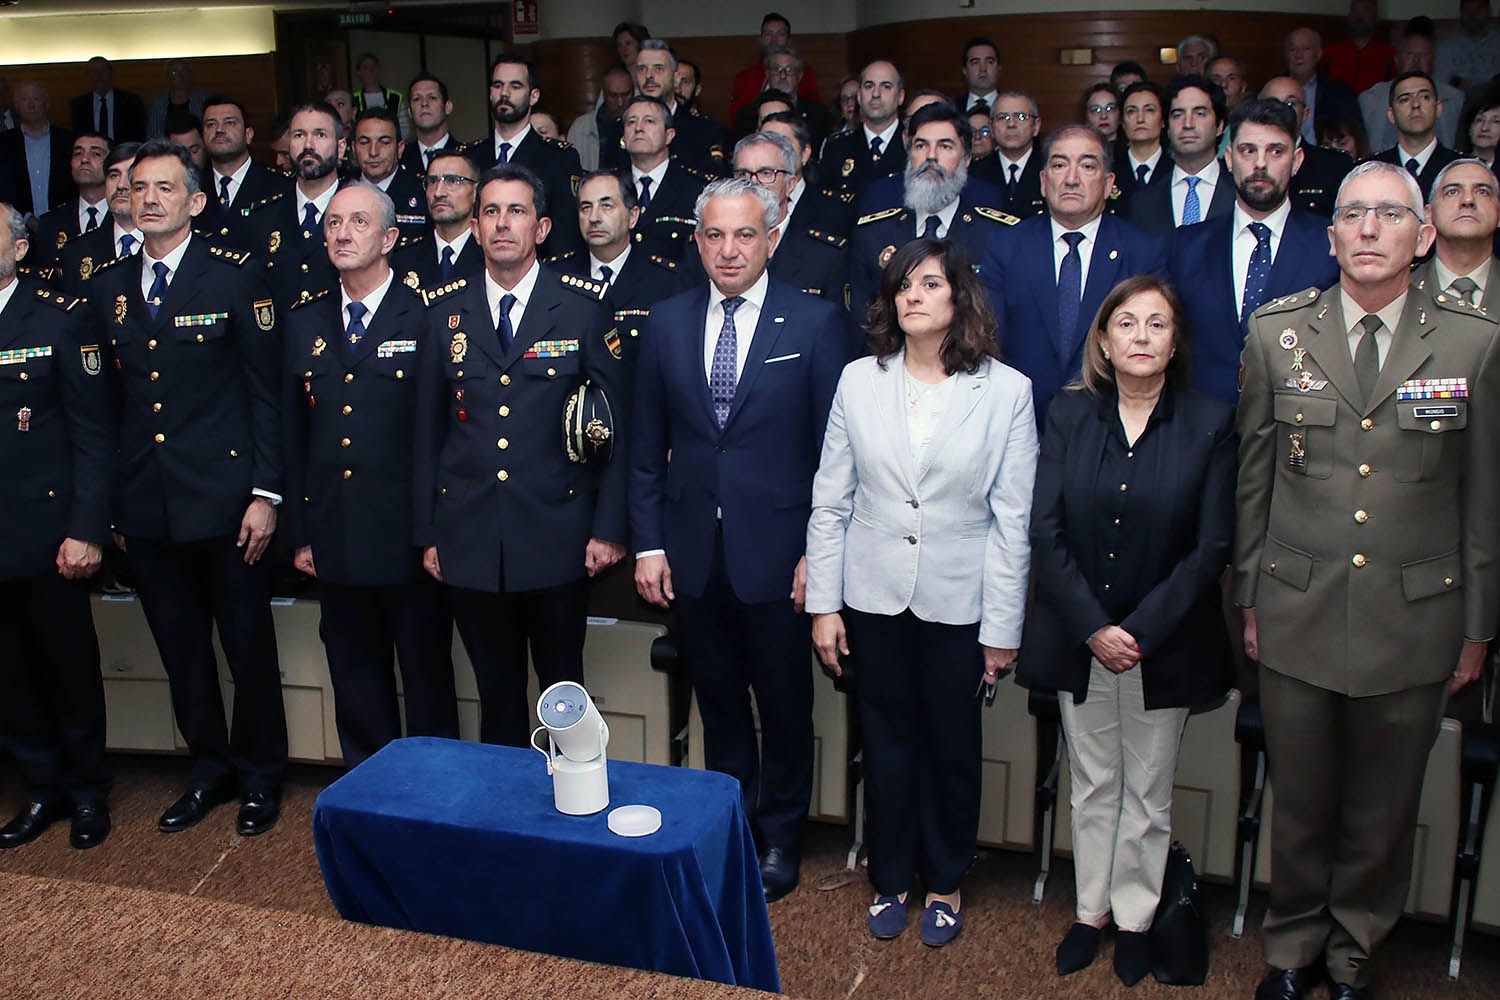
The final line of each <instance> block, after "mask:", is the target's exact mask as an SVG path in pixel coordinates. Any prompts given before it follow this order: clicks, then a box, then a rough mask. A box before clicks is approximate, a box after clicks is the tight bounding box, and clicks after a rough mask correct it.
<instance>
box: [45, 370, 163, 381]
mask: <svg viewBox="0 0 1500 1000" xmlns="http://www.w3.org/2000/svg"><path fill="white" fill-rule="evenodd" d="M155 377H156V373H155V372H153V373H152V378H155ZM29 378H31V376H30V375H27V374H26V373H25V372H22V373H21V381H22V382H25V381H26V380H27V379H29Z"/></svg>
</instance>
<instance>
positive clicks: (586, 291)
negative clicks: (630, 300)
mask: <svg viewBox="0 0 1500 1000" xmlns="http://www.w3.org/2000/svg"><path fill="white" fill-rule="evenodd" d="M557 280H558V282H559V283H560V284H561V285H562V286H563V287H564V288H567V289H570V290H572V291H574V292H577V293H578V294H579V295H582V296H584V297H585V298H590V299H593V300H594V301H595V302H598V301H599V300H601V299H603V298H604V293H605V292H607V291H608V290H609V288H608V286H607V285H605V284H604V283H603V282H599V281H594V280H593V279H591V278H582V277H579V276H578V275H576V274H559V275H558V276H557Z"/></svg>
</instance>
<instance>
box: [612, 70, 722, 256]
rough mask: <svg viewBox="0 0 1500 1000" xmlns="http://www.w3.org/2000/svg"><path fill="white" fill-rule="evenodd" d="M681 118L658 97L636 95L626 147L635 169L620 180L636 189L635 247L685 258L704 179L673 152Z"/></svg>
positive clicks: (628, 114) (626, 118) (627, 124)
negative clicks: (672, 145) (637, 208)
mask: <svg viewBox="0 0 1500 1000" xmlns="http://www.w3.org/2000/svg"><path fill="white" fill-rule="evenodd" d="M675 121H676V119H675V118H674V117H673V116H672V114H671V112H669V111H668V110H667V106H666V105H665V104H663V103H662V102H661V101H660V100H658V99H657V98H655V97H645V96H637V97H633V98H631V100H630V103H629V104H627V105H626V106H625V115H624V127H625V151H626V153H628V154H629V156H630V167H629V169H628V170H622V171H621V172H620V179H621V180H622V181H624V182H625V183H627V184H629V185H630V186H631V188H632V189H633V190H634V193H635V201H636V204H637V205H639V206H640V207H641V217H640V219H639V221H637V223H636V225H635V243H636V246H637V247H638V248H639V249H641V250H645V251H646V252H647V253H651V254H655V255H656V256H658V257H665V258H666V259H667V260H673V261H675V260H680V259H682V257H683V253H684V251H685V250H686V249H687V246H688V243H689V242H690V241H691V240H692V237H693V203H694V202H695V201H696V200H697V198H698V192H700V191H702V190H703V177H702V175H700V174H698V173H696V172H695V171H693V170H692V169H690V168H688V167H686V166H683V165H682V164H681V163H679V162H678V161H677V160H676V159H674V158H672V157H671V156H669V155H668V147H669V146H670V145H671V143H672V141H673V138H674V136H675V135H676V131H675V129H674V128H673V123H674V122H675Z"/></svg>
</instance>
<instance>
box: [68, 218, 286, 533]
mask: <svg viewBox="0 0 1500 1000" xmlns="http://www.w3.org/2000/svg"><path fill="white" fill-rule="evenodd" d="M144 263H145V257H144V255H143V254H136V255H135V256H133V257H122V258H119V259H117V260H116V261H114V262H113V263H110V264H107V265H104V266H102V267H100V268H99V269H98V270H96V271H95V273H94V276H93V277H92V278H91V279H90V281H89V299H88V302H89V305H90V307H91V308H92V309H93V313H94V330H95V332H96V333H97V334H98V336H99V338H100V339H101V340H103V339H104V338H108V343H107V344H103V343H101V345H100V346H101V347H102V348H104V350H105V352H106V355H105V362H106V364H105V372H106V373H107V374H108V376H109V378H110V381H111V384H112V385H113V387H114V390H115V391H114V398H115V402H116V407H117V417H116V425H117V427H118V428H119V455H120V475H119V479H120V488H119V496H118V498H117V506H116V510H115V525H116V530H118V531H119V532H120V533H121V534H122V535H124V536H125V537H126V538H130V537H131V536H140V537H142V538H150V539H156V540H161V541H167V540H170V541H173V542H186V541H195V540H199V539H205V538H213V537H216V536H221V535H228V534H231V533H233V532H235V531H237V530H238V529H239V526H240V519H241V518H242V517H243V516H244V513H245V507H246V506H247V505H248V504H249V503H250V499H251V491H252V490H255V489H260V490H265V491H267V492H269V493H275V494H278V495H281V494H284V493H285V488H284V485H283V481H282V441H283V438H282V427H281V396H280V393H279V392H278V391H277V384H276V382H277V378H276V372H277V368H278V365H279V361H280V346H281V340H280V325H279V323H278V319H277V311H276V308H275V306H274V305H273V303H272V301H271V293H270V292H269V291H268V290H267V288H266V284H265V282H264V280H263V279H262V277H261V273H260V268H259V267H257V266H256V263H255V261H253V260H252V259H251V258H250V255H249V254H247V253H243V252H241V251H237V250H229V249H225V248H223V247H220V246H218V245H215V244H211V243H209V241H207V240H205V239H204V238H202V237H201V236H194V237H191V240H190V242H189V243H188V247H187V250H186V252H185V253H184V255H183V258H182V261H181V264H180V266H179V268H178V271H177V273H176V274H175V275H173V277H172V283H171V284H170V285H169V286H168V288H167V294H166V296H165V297H164V298H163V299H162V302H161V306H160V308H159V310H158V312H157V315H156V318H155V319H153V318H152V317H151V314H150V313H149V312H148V311H147V308H146V301H145V296H144V294H143V292H142V290H141V269H142V267H143V266H144ZM158 403H160V404H161V405H160V408H157V406H156V405H155V404H158Z"/></svg>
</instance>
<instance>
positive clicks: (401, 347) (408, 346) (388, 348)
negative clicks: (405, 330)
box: [375, 340, 417, 358]
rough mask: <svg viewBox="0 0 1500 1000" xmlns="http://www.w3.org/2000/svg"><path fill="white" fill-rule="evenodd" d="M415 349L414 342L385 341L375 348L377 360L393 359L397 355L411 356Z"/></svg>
mask: <svg viewBox="0 0 1500 1000" xmlns="http://www.w3.org/2000/svg"><path fill="white" fill-rule="evenodd" d="M416 349H417V342H416V341H415V340H387V341H386V342H385V343H383V344H381V345H380V346H379V347H377V348H375V356H376V357H377V358H394V357H395V356H396V355H398V354H411V353H412V352H413V351H415V350H416Z"/></svg>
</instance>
